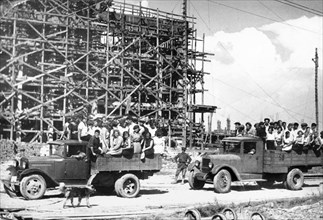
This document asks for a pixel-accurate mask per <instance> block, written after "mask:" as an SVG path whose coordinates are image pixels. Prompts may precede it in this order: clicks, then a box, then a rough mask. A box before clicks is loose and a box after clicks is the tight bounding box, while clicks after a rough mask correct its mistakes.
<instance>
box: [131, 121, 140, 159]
mask: <svg viewBox="0 0 323 220" xmlns="http://www.w3.org/2000/svg"><path fill="white" fill-rule="evenodd" d="M130 134H131V139H132V144H133V148H134V153H135V154H138V153H141V145H142V143H143V137H142V135H141V133H140V127H139V125H135V126H134V127H133V132H132V133H130Z"/></svg>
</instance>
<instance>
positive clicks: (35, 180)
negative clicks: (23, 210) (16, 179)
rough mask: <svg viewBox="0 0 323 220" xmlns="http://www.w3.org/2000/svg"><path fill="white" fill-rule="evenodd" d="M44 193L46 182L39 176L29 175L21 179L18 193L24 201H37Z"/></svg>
mask: <svg viewBox="0 0 323 220" xmlns="http://www.w3.org/2000/svg"><path fill="white" fill-rule="evenodd" d="M45 191H46V181H45V179H44V178H43V177H42V176H40V175H36V174H35V175H30V176H26V177H24V178H22V181H21V183H20V192H21V195H22V196H23V197H24V198H25V199H39V198H41V197H43V195H44V194H45Z"/></svg>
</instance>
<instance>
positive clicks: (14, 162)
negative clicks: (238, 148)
mask: <svg viewBox="0 0 323 220" xmlns="http://www.w3.org/2000/svg"><path fill="white" fill-rule="evenodd" d="M8 166H13V167H18V161H17V160H15V159H13V160H9V161H8Z"/></svg>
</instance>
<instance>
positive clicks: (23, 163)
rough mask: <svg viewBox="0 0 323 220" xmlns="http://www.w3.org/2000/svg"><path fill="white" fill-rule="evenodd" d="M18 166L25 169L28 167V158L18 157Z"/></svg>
mask: <svg viewBox="0 0 323 220" xmlns="http://www.w3.org/2000/svg"><path fill="white" fill-rule="evenodd" d="M20 168H21V169H23V170H24V169H27V168H28V159H27V158H25V157H23V158H21V159H20Z"/></svg>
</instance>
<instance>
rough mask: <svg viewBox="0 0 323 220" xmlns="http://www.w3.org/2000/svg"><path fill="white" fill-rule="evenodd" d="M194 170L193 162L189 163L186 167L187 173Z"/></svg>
mask: <svg viewBox="0 0 323 220" xmlns="http://www.w3.org/2000/svg"><path fill="white" fill-rule="evenodd" d="M194 168H196V167H195V162H192V163H190V164H189V165H188V167H187V171H189V172H190V171H192V170H194Z"/></svg>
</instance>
